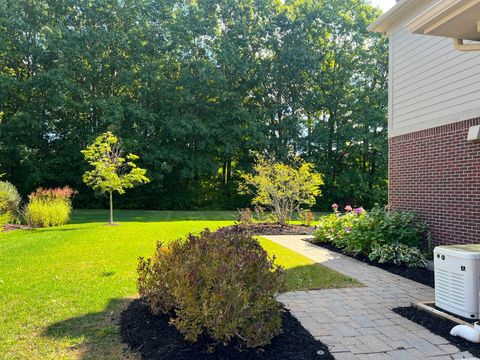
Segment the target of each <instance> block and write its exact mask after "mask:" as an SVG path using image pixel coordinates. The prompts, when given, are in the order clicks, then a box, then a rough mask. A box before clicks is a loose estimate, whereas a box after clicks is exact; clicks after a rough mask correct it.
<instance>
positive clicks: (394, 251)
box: [368, 244, 427, 267]
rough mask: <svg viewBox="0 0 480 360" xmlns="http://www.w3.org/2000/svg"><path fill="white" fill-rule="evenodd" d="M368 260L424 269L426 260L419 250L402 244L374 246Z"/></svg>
mask: <svg viewBox="0 0 480 360" xmlns="http://www.w3.org/2000/svg"><path fill="white" fill-rule="evenodd" d="M368 258H369V259H370V260H371V261H376V262H378V263H380V264H384V263H393V264H395V265H405V266H408V267H425V266H426V265H427V260H426V259H425V257H424V256H423V255H422V253H421V252H420V250H419V249H417V248H414V247H410V246H408V245H404V244H386V245H379V244H374V245H373V247H372V250H371V253H370V255H369V256H368Z"/></svg>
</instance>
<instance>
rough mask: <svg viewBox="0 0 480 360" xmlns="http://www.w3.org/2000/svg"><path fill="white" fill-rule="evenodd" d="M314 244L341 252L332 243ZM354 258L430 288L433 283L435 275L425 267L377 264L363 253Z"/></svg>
mask: <svg viewBox="0 0 480 360" xmlns="http://www.w3.org/2000/svg"><path fill="white" fill-rule="evenodd" d="M316 245H318V246H321V247H323V248H325V249H328V250H331V251H335V252H338V253H340V254H343V253H342V251H341V250H340V249H339V248H337V247H336V246H334V245H332V244H328V243H324V244H316ZM344 255H345V254H344ZM354 258H355V259H357V260H360V261H363V262H365V263H367V264H369V265H373V266H376V267H378V268H381V269H383V270H386V271H388V272H391V273H393V274H396V275H399V276H403V277H404V278H407V279H410V280H413V281H416V282H419V283H421V284H423V285H427V286H430V287H432V288H433V287H434V285H435V277H434V273H433V271H430V270H428V269H426V268H409V267H406V266H398V265H395V264H379V263H376V262H373V261H370V260H369V259H368V258H367V257H365V256H363V255H357V256H354Z"/></svg>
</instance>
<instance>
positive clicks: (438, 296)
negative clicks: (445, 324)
mask: <svg viewBox="0 0 480 360" xmlns="http://www.w3.org/2000/svg"><path fill="white" fill-rule="evenodd" d="M435 301H436V302H439V301H441V302H443V303H447V304H450V305H451V306H454V307H459V308H463V307H464V306H465V277H464V275H463V274H455V273H452V272H448V271H445V270H440V269H435Z"/></svg>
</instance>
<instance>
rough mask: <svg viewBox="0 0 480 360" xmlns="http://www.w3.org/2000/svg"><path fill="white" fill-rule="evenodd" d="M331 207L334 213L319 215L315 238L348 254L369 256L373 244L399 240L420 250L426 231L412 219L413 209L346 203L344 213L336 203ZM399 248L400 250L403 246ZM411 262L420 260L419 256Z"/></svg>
mask: <svg viewBox="0 0 480 360" xmlns="http://www.w3.org/2000/svg"><path fill="white" fill-rule="evenodd" d="M332 207H333V208H334V213H333V214H331V215H327V216H324V217H322V218H321V219H320V223H319V226H318V229H317V230H316V231H315V233H314V235H315V242H317V243H325V242H329V243H332V244H334V245H335V246H337V247H338V248H340V249H342V251H343V252H345V253H347V254H350V255H358V254H361V255H364V256H370V254H371V252H372V249H373V248H374V247H375V248H377V247H378V246H382V245H389V246H397V245H399V244H401V245H405V246H407V247H410V248H412V249H413V250H412V252H416V251H418V252H419V250H418V249H417V248H418V247H419V246H420V244H421V241H422V239H423V238H424V236H425V235H426V225H425V223H423V222H417V221H415V213H413V212H408V211H387V210H385V209H381V208H374V209H372V210H371V211H369V212H368V213H367V212H366V211H365V210H364V209H363V208H356V209H353V208H352V207H351V206H348V205H347V206H346V207H345V210H346V213H345V214H341V213H340V212H339V211H338V206H337V205H336V204H334V205H333V206H332ZM394 250H396V248H394ZM385 251H386V250H385ZM398 251H401V253H402V254H403V253H404V247H403V246H402V247H401V248H400V249H399V250H398ZM399 256H400V255H399ZM376 258H377V257H376ZM410 263H417V264H422V262H421V261H420V260H419V261H417V262H415V261H412V262H410ZM406 265H407V264H406Z"/></svg>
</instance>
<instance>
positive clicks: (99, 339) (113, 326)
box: [42, 298, 138, 360]
mask: <svg viewBox="0 0 480 360" xmlns="http://www.w3.org/2000/svg"><path fill="white" fill-rule="evenodd" d="M131 301H132V299H129V298H126V299H111V300H110V301H109V303H108V305H107V307H106V308H105V309H104V310H103V311H101V312H98V313H90V314H86V315H83V316H78V317H73V318H70V319H67V320H64V321H60V322H57V323H55V324H52V325H50V326H48V327H47V328H46V329H45V331H44V332H43V334H42V335H43V336H45V337H50V338H56V339H67V340H72V341H73V342H76V341H79V340H80V341H81V342H80V343H79V344H78V345H75V346H73V347H71V350H72V352H74V353H76V354H77V353H78V354H79V356H78V358H80V359H84V360H87V359H138V356H136V355H135V354H132V353H131V352H129V351H128V350H127V346H126V345H124V344H123V343H122V342H121V340H120V337H119V331H118V326H117V323H118V319H119V317H120V314H121V312H122V311H123V310H124V309H125V308H126V307H127V306H128V304H130V302H131Z"/></svg>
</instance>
